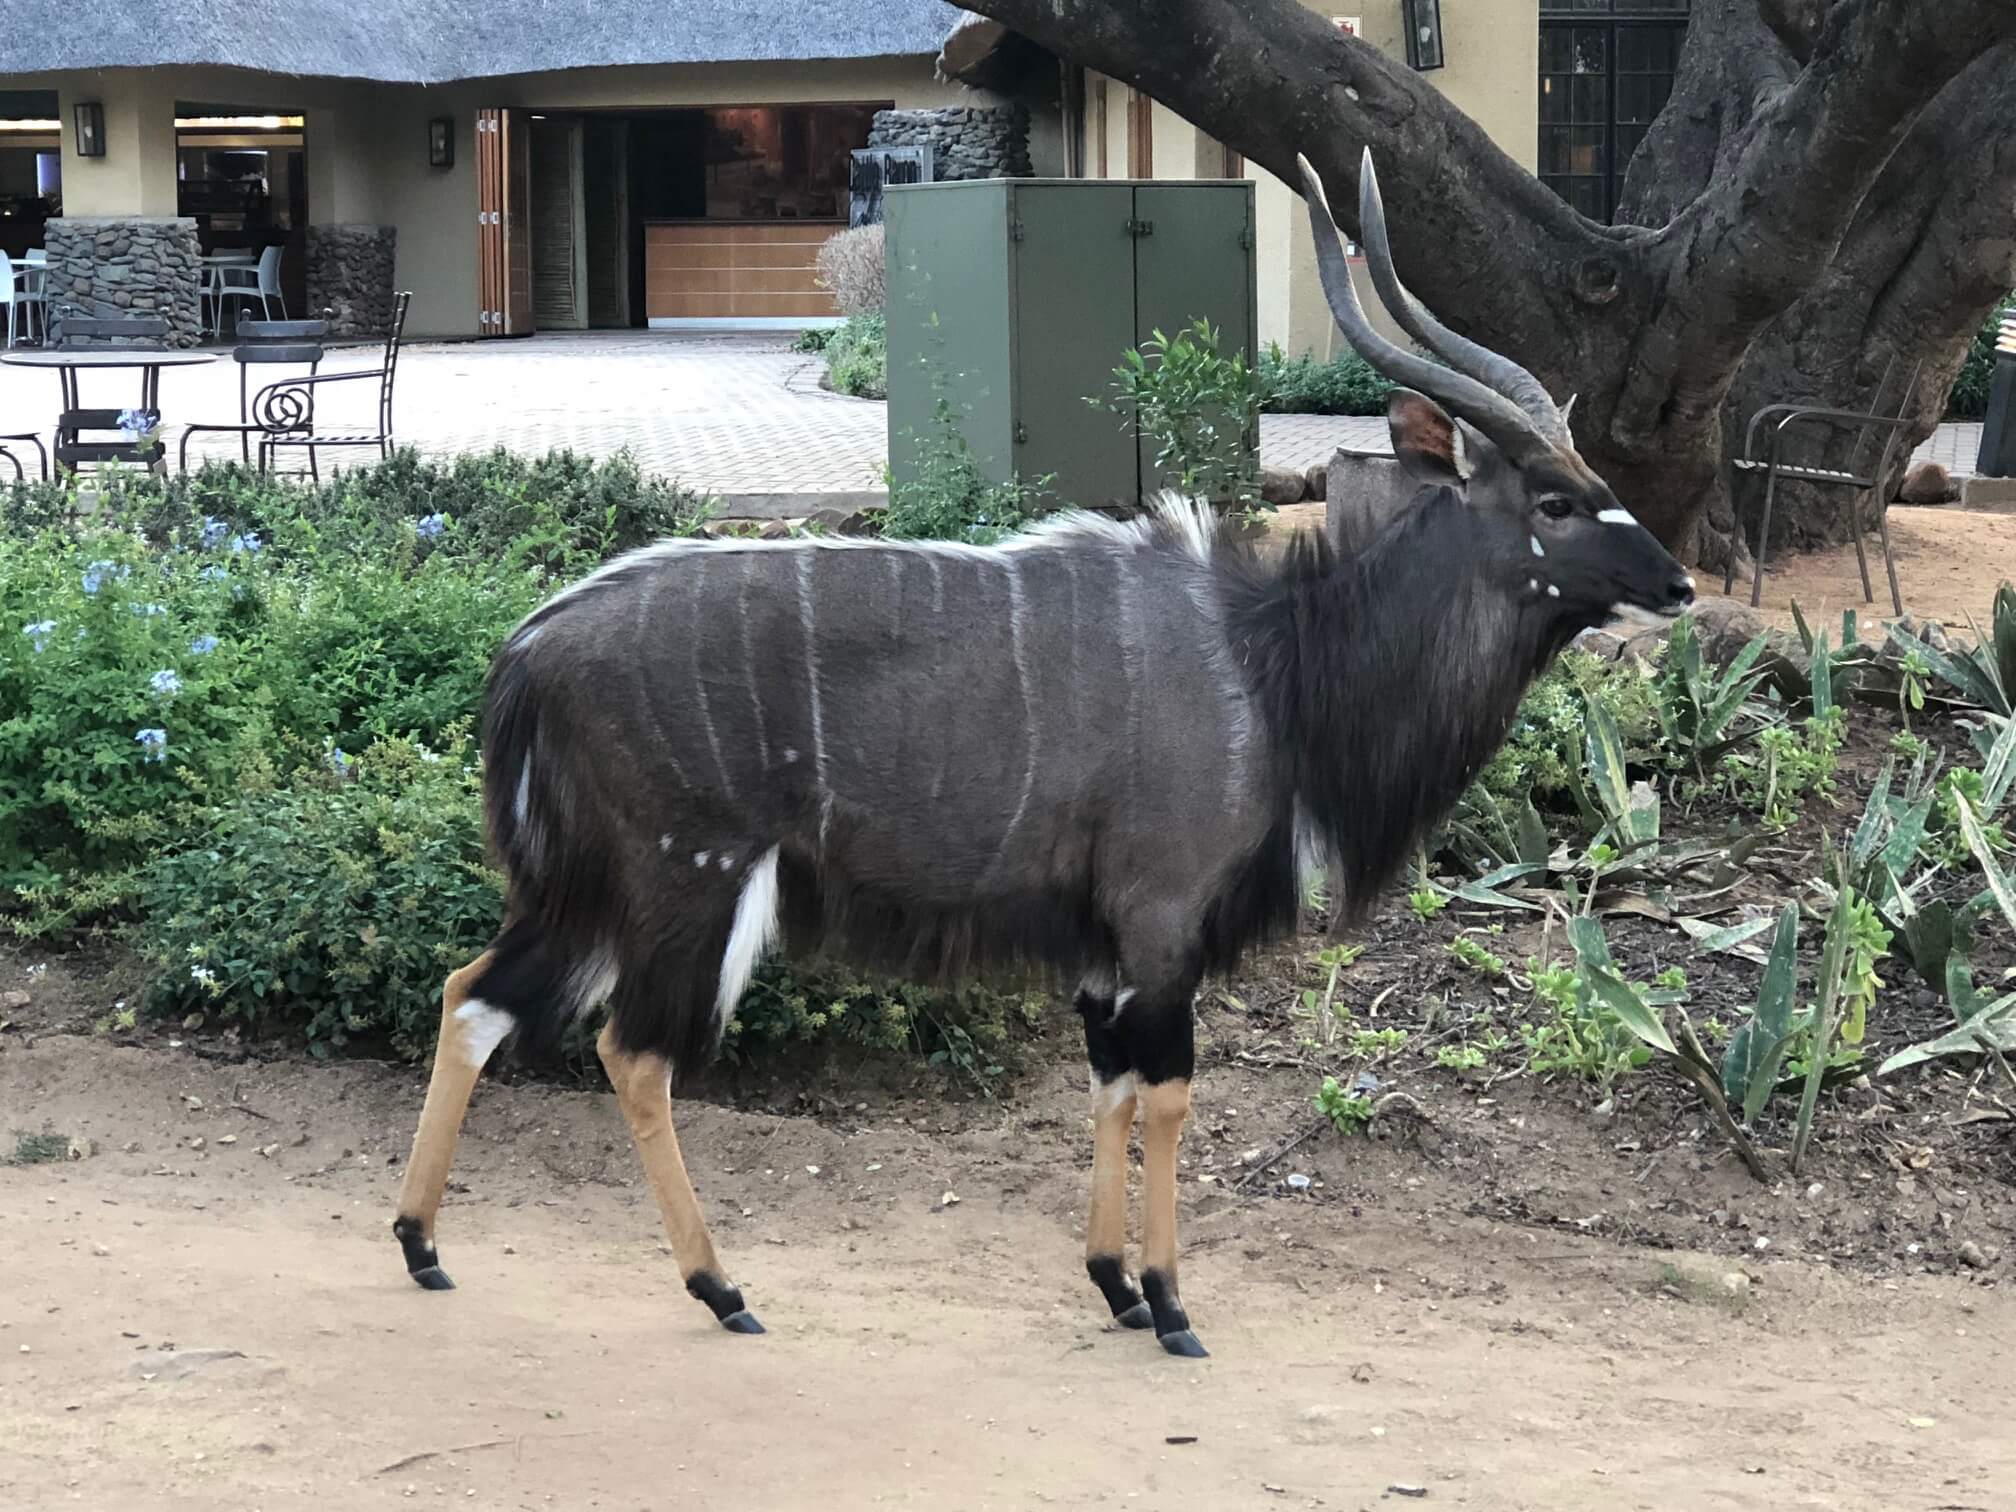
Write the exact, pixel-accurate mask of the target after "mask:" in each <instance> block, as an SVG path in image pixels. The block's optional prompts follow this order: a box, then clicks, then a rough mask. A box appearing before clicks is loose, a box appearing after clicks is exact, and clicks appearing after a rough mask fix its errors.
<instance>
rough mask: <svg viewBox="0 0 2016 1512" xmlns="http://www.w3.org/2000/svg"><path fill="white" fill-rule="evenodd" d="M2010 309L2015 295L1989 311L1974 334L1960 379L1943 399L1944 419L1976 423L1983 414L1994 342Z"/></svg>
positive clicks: (2013, 307) (2015, 304)
mask: <svg viewBox="0 0 2016 1512" xmlns="http://www.w3.org/2000/svg"><path fill="white" fill-rule="evenodd" d="M2012 310H2016V294H2012V295H2010V296H2009V297H2008V298H2007V299H2005V300H2003V301H2002V303H2000V304H1999V305H1997V306H1996V307H1995V308H1994V309H1993V310H1991V311H1989V313H1988V318H1987V320H1985V321H1983V322H1982V325H1981V329H1980V330H1979V331H1976V332H1975V333H1974V340H1973V343H1972V344H1971V345H1970V346H1969V347H1968V348H1967V358H1966V360H1965V361H1964V362H1962V363H1961V365H1960V376H1959V377H1958V378H1957V379H1955V380H1954V383H1953V392H1952V393H1951V394H1950V395H1949V396H1948V397H1947V400H1946V418H1947V419H1949V420H1979V419H1982V418H1983V417H1985V416H1986V415H1987V413H1988V390H1989V387H1990V386H1991V385H1992V384H1993V383H1994V381H1995V342H1996V339H1997V338H1998V337H1999V336H2000V335H2001V332H2002V317H2003V316H2004V315H2007V314H2008V313H2010V311H2012Z"/></svg>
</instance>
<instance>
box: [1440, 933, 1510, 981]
mask: <svg viewBox="0 0 2016 1512" xmlns="http://www.w3.org/2000/svg"><path fill="white" fill-rule="evenodd" d="M1449 954H1451V955H1453V956H1454V957H1456V959H1457V960H1459V961H1461V962H1462V963H1463V964H1464V965H1465V966H1468V967H1469V968H1470V969H1471V970H1472V971H1474V972H1476V973H1477V974H1478V975H1479V976H1485V977H1490V978H1491V979H1492V980H1493V981H1503V980H1504V978H1505V962H1504V961H1503V959H1501V958H1500V957H1498V956H1495V955H1493V954H1492V953H1491V952H1490V951H1488V950H1486V949H1485V948H1484V947H1483V946H1482V945H1480V944H1478V943H1477V942H1476V941H1475V940H1473V939H1471V938H1470V937H1469V936H1468V935H1458V936H1457V937H1456V938H1455V939H1453V940H1451V941H1450V942H1449Z"/></svg>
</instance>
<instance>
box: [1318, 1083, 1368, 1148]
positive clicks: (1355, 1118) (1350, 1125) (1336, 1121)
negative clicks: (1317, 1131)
mask: <svg viewBox="0 0 2016 1512" xmlns="http://www.w3.org/2000/svg"><path fill="white" fill-rule="evenodd" d="M1315 1105H1316V1111H1317V1112H1318V1113H1321V1114H1322V1115H1323V1116H1324V1117H1325V1118H1327V1119H1329V1120H1330V1123H1331V1125H1332V1127H1334V1128H1335V1129H1336V1130H1337V1132H1338V1133H1339V1134H1363V1133H1364V1132H1365V1129H1366V1126H1367V1125H1369V1124H1370V1123H1371V1122H1372V1115H1373V1114H1374V1112H1376V1111H1377V1110H1376V1109H1375V1107H1374V1106H1373V1102H1372V1099H1371V1098H1370V1097H1366V1096H1354V1095H1353V1094H1352V1093H1350V1092H1348V1091H1346V1090H1345V1088H1344V1084H1343V1083H1342V1082H1340V1081H1338V1080H1337V1078H1336V1077H1334V1076H1326V1077H1324V1078H1323V1085H1322V1087H1321V1088H1320V1089H1318V1091H1317V1093H1316V1097H1315Z"/></svg>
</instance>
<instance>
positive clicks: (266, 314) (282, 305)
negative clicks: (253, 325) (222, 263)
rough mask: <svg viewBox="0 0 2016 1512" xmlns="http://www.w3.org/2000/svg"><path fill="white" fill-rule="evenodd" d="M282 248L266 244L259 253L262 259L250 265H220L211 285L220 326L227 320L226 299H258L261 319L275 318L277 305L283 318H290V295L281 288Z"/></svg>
mask: <svg viewBox="0 0 2016 1512" xmlns="http://www.w3.org/2000/svg"><path fill="white" fill-rule="evenodd" d="M280 250H281V249H280V248H278V247H268V248H266V249H265V250H264V251H263V252H261V253H260V254H259V261H258V262H257V263H256V264H254V265H253V266H251V267H249V268H234V267H228V266H227V267H221V268H219V269H217V282H216V283H215V285H213V286H212V288H211V291H210V297H211V299H212V300H213V301H215V315H214V319H215V320H216V322H217V324H218V325H219V326H220V327H221V326H222V325H223V324H224V301H225V300H227V299H246V300H251V299H256V300H258V301H259V310H260V317H261V318H262V319H265V320H271V319H273V318H274V316H273V311H274V310H275V309H276V308H277V309H278V310H279V311H280V316H279V318H280V319H282V320H285V319H286V318H287V299H286V296H284V295H283V294H282V293H281V292H280Z"/></svg>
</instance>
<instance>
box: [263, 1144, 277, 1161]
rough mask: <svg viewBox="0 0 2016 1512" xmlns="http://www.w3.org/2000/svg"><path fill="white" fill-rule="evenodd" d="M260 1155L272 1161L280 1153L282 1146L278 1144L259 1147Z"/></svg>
mask: <svg viewBox="0 0 2016 1512" xmlns="http://www.w3.org/2000/svg"><path fill="white" fill-rule="evenodd" d="M259 1153H260V1154H261V1155H264V1156H266V1157H268V1158H269V1159H270V1158H271V1157H273V1156H275V1155H278V1154H279V1153H280V1146H278V1145H277V1144H269V1145H261V1146H259Z"/></svg>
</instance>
